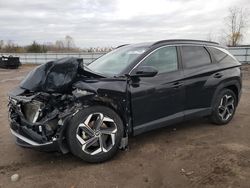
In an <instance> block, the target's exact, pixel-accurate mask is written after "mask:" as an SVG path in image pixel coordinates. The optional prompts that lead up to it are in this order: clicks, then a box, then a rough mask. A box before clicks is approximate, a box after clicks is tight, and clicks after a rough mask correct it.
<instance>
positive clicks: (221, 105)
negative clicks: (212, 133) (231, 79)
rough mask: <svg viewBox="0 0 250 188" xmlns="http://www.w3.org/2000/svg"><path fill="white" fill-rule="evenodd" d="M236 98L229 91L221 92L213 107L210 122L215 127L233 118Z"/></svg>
mask: <svg viewBox="0 0 250 188" xmlns="http://www.w3.org/2000/svg"><path fill="white" fill-rule="evenodd" d="M236 100H237V99H236V96H235V94H234V92H233V91H231V90H229V89H225V90H222V91H221V92H220V93H219V95H218V99H217V101H216V103H215V105H214V108H213V113H212V116H211V120H212V122H213V123H215V124H217V125H224V124H227V123H228V122H229V121H231V119H232V118H233V115H234V113H235V108H236V105H237V101H236Z"/></svg>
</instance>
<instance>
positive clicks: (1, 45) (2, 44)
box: [0, 40, 4, 50]
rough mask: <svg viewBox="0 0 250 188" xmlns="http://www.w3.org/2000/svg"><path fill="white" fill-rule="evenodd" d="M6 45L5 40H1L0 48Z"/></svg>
mask: <svg viewBox="0 0 250 188" xmlns="http://www.w3.org/2000/svg"><path fill="white" fill-rule="evenodd" d="M3 47H4V41H3V40H0V50H1V49H2V48H3Z"/></svg>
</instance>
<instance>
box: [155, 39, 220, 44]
mask: <svg viewBox="0 0 250 188" xmlns="http://www.w3.org/2000/svg"><path fill="white" fill-rule="evenodd" d="M170 43H171V44H205V45H219V43H217V42H211V41H205V40H190V39H170V40H160V41H157V42H155V43H153V44H152V46H155V45H160V44H170Z"/></svg>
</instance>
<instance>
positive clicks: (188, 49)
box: [182, 46, 211, 68]
mask: <svg viewBox="0 0 250 188" xmlns="http://www.w3.org/2000/svg"><path fill="white" fill-rule="evenodd" d="M182 60H183V63H184V65H185V67H186V68H191V67H197V66H201V65H206V64H210V63H211V58H210V55H209V53H208V51H207V50H206V49H205V48H204V47H202V46H183V47H182Z"/></svg>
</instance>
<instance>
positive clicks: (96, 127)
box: [67, 106, 123, 162]
mask: <svg viewBox="0 0 250 188" xmlns="http://www.w3.org/2000/svg"><path fill="white" fill-rule="evenodd" d="M122 136H123V122H122V120H121V118H120V117H119V116H118V115H117V113H116V112H115V111H113V110H112V109H110V108H108V107H105V106H92V107H89V108H86V109H83V110H81V111H79V112H78V113H77V114H76V115H75V116H74V117H73V118H72V120H71V122H70V123H69V125H68V130H67V142H68V145H69V148H70V151H71V152H72V153H73V154H74V155H76V156H78V157H80V158H81V159H83V160H85V161H87V162H103V161H106V160H108V159H110V158H112V157H113V156H114V155H115V153H116V152H117V150H118V149H119V146H120V143H121V139H122Z"/></svg>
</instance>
